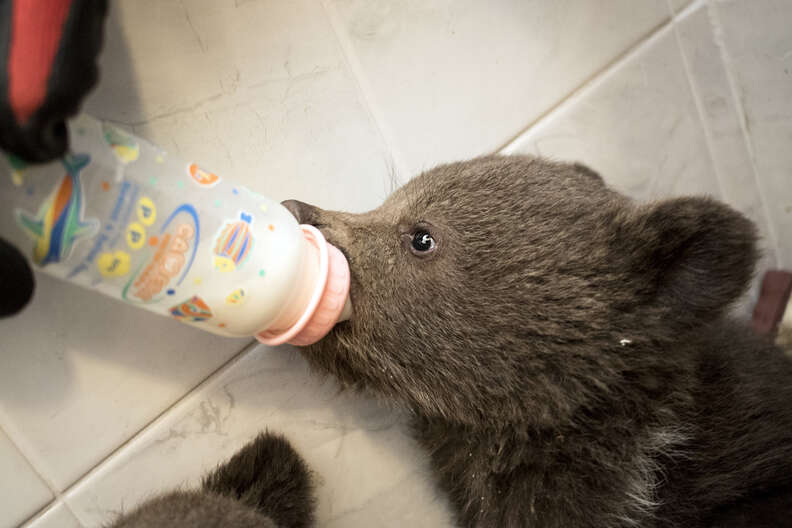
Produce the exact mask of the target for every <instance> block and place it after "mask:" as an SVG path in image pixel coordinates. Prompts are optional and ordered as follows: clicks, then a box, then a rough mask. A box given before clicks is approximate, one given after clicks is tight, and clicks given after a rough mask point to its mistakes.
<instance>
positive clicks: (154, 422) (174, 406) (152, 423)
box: [28, 341, 259, 524]
mask: <svg viewBox="0 0 792 528" xmlns="http://www.w3.org/2000/svg"><path fill="white" fill-rule="evenodd" d="M258 345H259V343H258V342H256V341H252V342H251V343H249V344H247V345H245V346H244V347H242V349H241V350H240V351H239V352H237V353H236V354H234V355H233V356H232V357H231V358H230V359H229V360H228V361H226V362H225V363H223V364H222V365H220V366H219V367H218V368H216V369H215V370H213V371H212V372H210V373H209V374H208V375H207V376H206V377H204V378H203V379H202V380H201V381H199V382H198V383H197V384H196V385H194V386H193V387H192V388H190V389H189V390H188V391H187V392H185V393H184V394H182V395H181V396H180V397H179V398H178V399H176V400H175V401H174V402H173V403H171V404H170V405H168V406H167V407H166V408H165V409H163V410H162V411H161V412H160V413H159V414H157V415H156V416H155V417H154V418H152V419H151V420H149V421H148V422H147V423H146V424H145V425H144V426H143V427H141V428H140V429H138V430H137V431H135V432H134V433H132V434H131V436H129V438H127V439H126V440H124V441H123V442H122V443H121V444H119V445H118V446H117V447H116V448H115V449H113V450H112V451H111V452H110V453H108V454H107V455H106V456H104V457H103V458H102V459H101V460H99V461H98V462H97V463H96V464H94V465H93V466H92V467H91V468H89V469H88V470H87V471H86V472H85V473H83V474H82V475H81V476H80V477H78V478H77V479H76V480H75V481H74V482H72V483H71V484H69V485H68V486H66V487H65V488H64V489H63V491H61V492H60V493H59V494H58V497H57V498H56V500H54V501H53V502H52V503H50V504H48V505H47V506H45V507H44V508H42V509H41V510H40V511H39V512H37V513H36V514H35V515H34V517H35V518H38V517H40V516H41V515H43V514H44V513H46V511H47V510H49V509H50V508H51V507H52V506H53V505H54V504H55V503H57V502H58V500H60V502H61V503H62V504H63V505H64V506H66V508H67V509H68V510H69V511H70V512H71V514H72V515H73V516H74V517H75V519H77V521H78V522H80V524H82V521H81V520H80V517H79V516H78V515H77V514H76V513H75V512H74V510H72V509H71V507H70V506H69V504H68V502H67V500H66V497H67V496H68V495H69V494H70V493H71V492H72V491H73V490H74V489H76V488H77V487H79V486H81V485H82V484H83V483H84V482H86V481H87V480H89V479H90V478H92V477H93V476H94V475H95V474H96V473H98V472H99V471H101V470H102V469H103V468H104V467H105V466H106V465H107V464H108V463H110V461H112V460H114V459H115V458H116V457H117V456H119V455H120V454H122V453H123V451H125V450H126V449H127V448H128V447H129V446H130V445H131V444H132V443H134V442H135V441H136V440H137V439H139V438H140V437H141V436H143V435H144V434H146V433H147V432H148V431H149V430H151V429H153V428H155V427H156V426H158V425H159V424H160V423H161V422H163V421H164V420H165V419H166V417H167V416H169V415H170V414H171V411H176V410H178V409H179V408H180V407H182V406H183V405H185V404H186V402H187V401H188V400H189V399H191V396H193V395H194V394H196V393H198V392H200V391H201V389H203V387H205V386H206V385H209V384H210V383H212V382H213V381H214V380H215V379H216V378H218V377H220V376H221V375H223V374H224V373H225V372H227V371H228V370H229V369H231V368H233V367H234V365H236V364H237V363H239V362H240V361H241V360H242V359H243V358H244V357H246V356H247V355H248V354H250V353H252V351H253V350H255V349H256V347H257V346H258ZM31 520H33V519H31ZM28 522H30V520H29V521H28Z"/></svg>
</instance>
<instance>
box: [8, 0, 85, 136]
mask: <svg viewBox="0 0 792 528" xmlns="http://www.w3.org/2000/svg"><path fill="white" fill-rule="evenodd" d="M70 7H71V0H13V6H12V13H11V45H10V50H9V57H8V100H9V103H10V104H11V110H12V111H13V112H14V117H15V118H16V120H17V122H18V123H19V124H25V123H26V122H27V120H28V119H30V116H31V115H33V113H34V112H35V111H36V109H37V108H38V107H39V106H41V104H42V103H43V102H44V98H45V97H46V96H47V80H48V79H49V76H50V71H51V70H52V63H53V60H54V59H55V54H56V53H57V51H58V44H59V43H60V41H61V36H62V34H63V24H64V22H65V21H66V17H67V16H68V14H69V8H70Z"/></svg>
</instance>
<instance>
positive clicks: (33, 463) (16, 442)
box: [0, 409, 61, 522]
mask: <svg viewBox="0 0 792 528" xmlns="http://www.w3.org/2000/svg"><path fill="white" fill-rule="evenodd" d="M10 423H11V420H10V419H9V418H8V417H7V416H6V415H5V413H3V412H2V409H0V433H3V434H5V436H6V438H8V441H9V442H11V445H12V446H13V447H14V449H16V450H17V453H19V454H20V455H21V456H22V458H24V459H25V462H27V464H28V466H30V469H31V470H32V471H33V473H35V474H36V476H37V477H38V478H39V480H41V482H42V483H43V484H44V485H45V486H46V487H47V489H48V490H49V491H50V493H52V497H53V498H52V500H51V501H50V502H48V503H47V504H45V505H44V507H43V508H42V510H45V509H47V508H49V506H50V505H51V504H53V503H55V502H57V501H58V500H59V499H60V497H61V494H60V492H59V491H58V487H57V486H56V485H55V483H54V482H53V481H52V480H51V479H50V478H48V477H47V476H46V474H45V472H44V471H43V470H42V468H41V466H39V464H38V457H37V456H35V455H33V454H32V453H30V452H29V451H28V450H27V449H24V448H23V447H22V445H23V442H21V441H20V437H21V435H20V434H19V433H18V432H17V431H16V427H13V431H12V429H11V426H10ZM4 424H5V425H4ZM39 511H41V510H39ZM37 514H38V512H36V513H35V514H34V516H35V515H37ZM26 522H27V521H26Z"/></svg>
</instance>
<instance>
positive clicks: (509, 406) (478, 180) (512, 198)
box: [285, 156, 756, 426]
mask: <svg viewBox="0 0 792 528" xmlns="http://www.w3.org/2000/svg"><path fill="white" fill-rule="evenodd" d="M285 204H286V206H287V207H288V208H289V209H290V210H291V211H292V212H293V213H294V215H295V216H296V217H297V218H298V220H299V221H300V222H302V223H310V224H313V225H315V226H316V227H318V228H319V229H320V230H321V231H322V232H323V233H324V234H325V236H326V237H327V238H328V240H329V241H330V242H331V243H333V244H334V245H336V246H337V247H338V248H339V249H341V251H342V252H343V253H344V254H345V255H346V256H347V258H348V260H349V265H350V269H351V273H352V286H351V297H352V304H353V307H354V315H353V317H352V319H351V320H349V321H346V322H343V323H340V324H338V325H336V327H335V328H334V329H333V330H332V331H331V333H330V334H329V335H328V336H327V337H326V338H325V339H323V340H322V341H320V342H319V343H317V344H315V345H312V346H310V347H308V348H306V349H304V353H305V355H306V357H307V358H308V359H309V361H310V362H311V363H312V364H314V365H315V366H317V367H318V368H319V369H320V370H322V371H325V372H329V373H332V374H333V375H335V376H337V377H338V378H339V379H340V380H341V382H342V383H344V384H347V385H354V386H360V387H366V388H368V389H373V390H374V391H375V392H378V393H380V394H383V395H385V396H387V397H389V398H393V399H397V400H400V401H403V402H404V403H406V404H407V405H408V406H409V407H410V408H411V409H413V410H414V411H416V412H418V413H420V414H422V415H425V416H430V417H432V416H436V417H443V418H445V419H448V420H451V421H456V422H461V423H465V424H468V425H480V426H497V425H499V424H503V423H504V422H509V421H525V422H533V423H537V424H552V423H556V422H557V421H558V420H562V419H565V418H568V417H570V416H572V414H573V413H574V412H575V411H576V410H578V409H581V407H586V406H590V405H595V403H594V402H596V401H600V400H601V398H602V397H603V396H604V395H606V394H612V395H613V394H615V393H617V392H618V391H624V390H627V389H626V388H625V387H626V384H630V383H636V380H644V378H646V379H645V380H644V381H645V382H646V383H643V382H640V383H643V384H644V385H647V387H648V388H646V387H644V388H646V390H655V389H656V390H662V385H663V380H662V379H658V376H660V378H662V373H663V372H664V370H663V366H665V367H666V370H667V371H668V372H671V370H672V369H673V364H672V358H671V356H672V355H673V353H672V352H663V353H660V352H658V350H673V348H674V347H673V342H674V341H676V340H678V339H683V338H684V336H685V335H686V334H688V335H689V333H690V332H695V331H696V329H698V328H700V327H701V326H702V325H704V324H707V323H709V322H712V321H713V320H715V319H716V318H718V317H720V316H721V315H722V314H723V312H724V311H725V309H726V308H727V307H728V305H729V304H730V303H731V302H733V301H734V300H735V299H737V298H738V297H739V296H740V294H741V293H742V292H743V291H744V289H745V288H746V286H747V284H748V282H749V281H750V277H751V273H752V269H753V265H754V261H755V258H756V251H755V232H754V227H753V225H752V224H751V223H750V222H749V221H748V220H746V219H745V218H744V217H742V216H741V215H740V214H738V213H736V212H734V211H733V210H731V209H729V208H728V207H726V206H724V205H721V204H719V203H717V202H715V201H712V200H710V199H706V198H683V199H674V200H667V201H663V202H658V203H651V204H645V205H641V204H635V203H633V202H632V201H631V200H629V199H628V198H626V197H624V196H622V195H620V194H618V193H617V192H615V191H613V190H610V189H608V188H607V187H606V186H605V184H604V183H603V181H602V179H601V178H600V177H599V176H598V175H597V174H596V173H594V172H593V171H591V170H589V169H587V168H585V167H583V166H581V165H571V164H562V163H554V162H549V161H545V160H541V159H535V158H528V157H500V156H492V157H484V158H479V159H474V160H472V161H468V162H462V163H454V164H449V165H444V166H440V167H438V168H435V169H433V170H431V171H428V172H426V173H424V174H421V175H420V176H418V177H416V178H415V179H413V180H412V181H410V182H409V183H408V184H407V185H405V186H404V187H402V188H400V189H399V190H397V191H396V192H394V193H393V194H392V195H391V196H390V197H389V198H388V199H387V200H386V201H385V203H383V204H382V206H381V207H379V208H378V209H375V210H373V211H371V212H368V213H364V214H347V213H340V212H331V211H323V210H321V209H318V208H316V207H313V206H309V205H307V204H303V203H300V202H295V201H288V202H285ZM664 362H665V363H664ZM649 372H651V374H648V373H649ZM650 378H651V379H650Z"/></svg>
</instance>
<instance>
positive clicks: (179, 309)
mask: <svg viewBox="0 0 792 528" xmlns="http://www.w3.org/2000/svg"><path fill="white" fill-rule="evenodd" d="M169 311H170V313H171V315H172V316H173V317H175V318H176V319H179V320H180V321H190V322H193V323H200V322H201V321H206V320H207V319H211V318H212V310H211V309H210V308H209V305H207V304H206V302H205V301H204V300H203V299H201V298H200V297H198V296H197V295H193V296H192V297H190V298H189V299H187V300H186V301H184V302H182V303H179V304H177V305H175V306H173V307H171V309H170V310H169Z"/></svg>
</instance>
